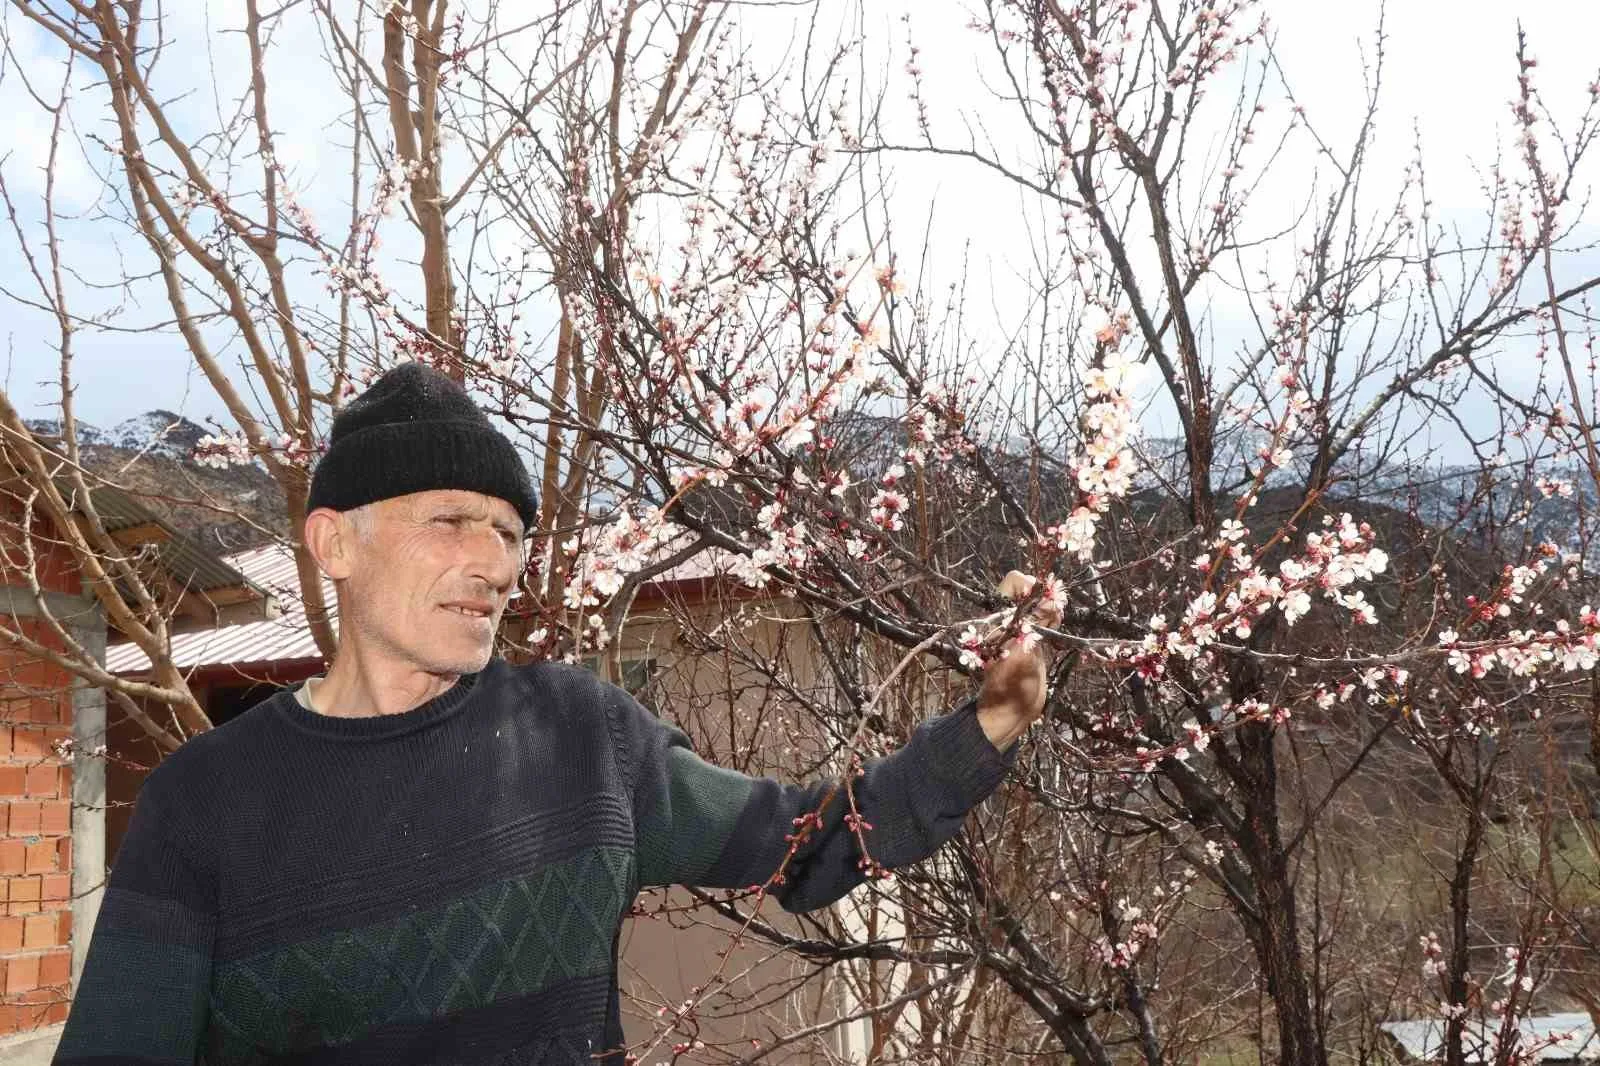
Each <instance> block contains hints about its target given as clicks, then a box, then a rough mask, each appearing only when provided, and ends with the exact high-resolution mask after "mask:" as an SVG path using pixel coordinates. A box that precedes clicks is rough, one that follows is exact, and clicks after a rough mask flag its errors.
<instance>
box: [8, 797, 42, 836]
mask: <svg viewBox="0 0 1600 1066" xmlns="http://www.w3.org/2000/svg"><path fill="white" fill-rule="evenodd" d="M6 806H8V807H10V808H11V815H10V818H9V820H8V821H7V823H6V832H8V833H10V834H11V835H12V836H14V837H20V836H38V834H39V804H38V803H28V802H26V801H23V802H12V803H8V804H7V805H6Z"/></svg>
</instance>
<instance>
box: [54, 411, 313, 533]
mask: <svg viewBox="0 0 1600 1066" xmlns="http://www.w3.org/2000/svg"><path fill="white" fill-rule="evenodd" d="M28 428H29V429H31V430H33V432H34V433H36V434H38V435H39V436H40V437H41V438H48V439H55V440H59V439H60V435H61V424H60V422H58V421H55V420H46V419H36V420H32V421H29V422H28ZM208 432H210V431H209V430H207V429H206V428H205V427H204V426H201V425H199V424H197V423H195V422H192V421H190V420H189V419H187V418H184V417H183V416H182V415H178V414H174V413H172V412H171V411H165V410H159V409H158V410H153V411H147V412H145V413H144V414H142V415H136V416H135V417H133V418H129V419H125V420H124V421H122V422H118V423H117V424H116V425H115V426H112V427H111V428H109V429H102V428H100V427H98V426H93V425H89V424H87V423H83V422H80V423H78V446H79V448H80V454H81V456H82V458H83V463H84V466H85V467H87V468H88V469H89V470H90V471H92V472H93V473H95V474H97V475H99V476H100V477H102V478H104V479H105V480H107V481H109V482H111V483H112V484H115V485H116V486H118V487H119V488H122V489H124V490H126V491H127V492H130V493H132V494H133V495H135V496H137V497H138V498H139V500H140V502H142V503H143V504H144V505H145V506H146V507H149V508H150V509H151V510H152V511H154V512H155V513H156V514H157V515H159V516H161V518H163V519H164V520H166V521H167V522H169V523H171V524H172V525H173V526H175V527H177V528H179V529H181V530H183V531H184V532H187V533H189V534H191V535H194V536H196V537H197V538H198V539H200V541H201V542H202V543H204V544H206V545H207V546H208V547H210V548H212V549H213V550H215V551H218V552H221V553H227V552H236V551H242V550H244V549H246V548H252V547H256V546H258V545H260V544H263V543H265V542H266V541H268V540H271V539H272V538H273V537H275V536H284V535H286V534H287V532H288V522H287V520H286V518H285V503H284V498H283V492H282V490H281V489H279V487H278V485H277V483H276V482H275V481H273V480H272V477H271V476H270V475H269V474H268V473H267V472H266V471H265V470H263V469H262V468H261V467H260V466H257V465H255V464H251V465H248V466H234V467H228V468H226V469H221V470H218V469H215V468H212V467H206V466H201V465H200V464H198V463H196V462H194V461H193V459H192V458H191V456H192V455H193V452H194V447H195V445H196V444H197V443H199V441H200V439H201V438H202V437H204V436H206V434H207V433H208Z"/></svg>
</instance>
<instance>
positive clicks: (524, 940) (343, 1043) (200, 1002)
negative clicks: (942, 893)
mask: <svg viewBox="0 0 1600 1066" xmlns="http://www.w3.org/2000/svg"><path fill="white" fill-rule="evenodd" d="M1010 761H1011V757H1010V756H1003V755H1001V754H1000V753H999V752H998V751H997V750H996V749H995V747H994V746H993V745H992V744H991V743H990V742H989V740H988V739H987V738H986V737H985V736H984V733H983V730H982V728H981V727H980V725H979V724H978V721H977V715H976V714H975V713H974V711H973V709H972V706H971V705H970V704H968V705H967V706H964V707H962V708H960V709H958V710H956V711H955V712H953V713H951V714H947V715H944V716H941V717H937V718H933V719H931V720H929V721H928V722H926V723H924V724H923V725H922V726H921V727H920V728H918V729H917V731H916V733H915V734H914V735H913V736H912V738H911V740H910V742H909V743H908V744H907V745H906V746H905V747H904V748H902V749H901V750H900V751H898V752H896V753H895V754H893V755H891V756H889V757H887V758H884V759H881V760H878V761H876V762H874V763H872V764H869V766H868V769H867V772H866V775H865V776H864V777H862V778H860V779H859V780H858V781H857V782H856V791H857V796H858V802H859V806H860V808H861V810H862V814H863V816H864V817H865V818H866V819H867V821H868V822H870V823H871V824H872V826H873V828H872V829H871V830H870V831H868V832H867V834H866V837H867V846H868V848H869V850H870V851H871V852H872V854H873V856H874V857H875V858H876V859H877V860H878V861H880V862H881V863H883V864H884V865H886V866H890V867H894V866H901V865H904V864H906V863H910V862H915V861H916V860H918V859H921V858H924V857H926V856H927V855H930V854H931V853H932V852H933V851H934V850H935V849H937V848H938V847H939V846H940V844H942V843H943V842H944V841H945V840H947V839H949V838H950V837H951V836H952V835H954V833H955V832H956V831H957V829H958V828H959V827H960V825H961V823H962V820H963V818H964V816H965V815H966V813H967V811H968V810H969V809H970V808H972V807H973V806H975V805H976V804H977V803H978V802H979V801H981V800H982V799H983V798H984V797H985V796H987V795H988V794H989V793H990V792H991V791H992V790H993V789H994V787H995V786H996V785H997V784H998V783H999V781H1000V779H1001V777H1002V776H1003V775H1004V773H1005V770H1006V768H1007V766H1008V765H1009V763H1010ZM828 788H829V784H828V783H827V782H819V783H817V784H814V785H811V786H808V787H801V786H792V785H780V784H779V783H777V782H775V781H771V780H764V779H757V778H750V777H746V776H744V775H742V774H737V773H733V772H731V771H728V770H723V769H719V768H717V767H715V766H712V765H710V764H708V763H706V762H703V761H702V760H700V759H699V758H698V757H696V756H695V755H694V754H693V752H692V751H691V750H690V748H689V745H688V741H687V739H686V738H685V737H684V735H683V734H682V733H681V732H679V731H678V730H677V729H675V728H673V727H671V726H670V725H668V724H667V723H665V722H663V721H662V720H660V719H658V718H657V717H656V716H655V715H653V714H651V713H650V712H649V711H647V710H645V709H644V708H643V707H641V706H640V705H639V704H638V703H636V702H635V701H634V700H633V699H632V698H630V697H629V696H628V695H627V694H626V693H625V692H623V691H622V690H621V689H618V688H616V687H614V686H612V685H608V684H606V683H604V682H602V681H600V680H598V679H597V678H595V677H594V676H593V675H592V674H590V673H588V672H586V671H584V670H580V669H577V668H575V667H568V666H562V665H558V664H550V663H545V664H539V665H536V666H531V667H512V666H510V665H508V664H507V663H505V662H503V661H501V660H498V659H497V660H494V661H491V662H490V664H489V665H488V666H487V667H486V668H485V669H484V670H483V671H482V672H481V673H479V674H476V675H471V676H467V677H463V678H462V679H461V680H460V681H459V682H458V683H457V684H456V685H455V686H454V687H452V688H451V689H450V690H449V691H448V692H445V693H444V694H443V695H441V696H439V697H437V698H435V699H433V700H431V701H429V702H427V703H425V704H423V705H422V706H420V707H417V708H415V709H414V710H411V711H407V712H405V713H403V714H395V715H386V716H375V717H368V718H333V717H328V716H326V715H321V714H318V713H316V712H315V711H311V710H307V709H306V708H304V707H302V706H301V705H300V704H299V703H298V702H297V701H296V700H295V698H294V695H293V694H292V693H288V692H283V693H279V694H278V695H276V696H274V697H272V698H271V699H269V700H267V701H265V702H264V703H262V704H260V705H259V706H257V707H255V708H253V709H252V710H250V711H248V712H246V713H245V714H243V715H241V716H240V717H239V718H237V719H235V720H233V721H232V722H229V723H227V724H226V725H223V726H221V727H219V728H217V729H214V730H212V731H211V732H209V733H205V734H202V735H200V736H197V737H195V738H194V739H193V740H191V741H189V742H188V743H187V744H185V745H184V746H183V747H182V748H181V749H179V750H178V751H177V752H175V753H174V754H172V755H171V756H169V757H168V758H167V759H166V760H165V761H164V762H163V763H162V764H161V765H160V766H159V767H158V768H157V769H156V770H155V771H154V772H153V773H152V774H151V775H150V777H149V778H148V780H147V781H146V783H145V785H144V788H143V790H142V791H141V792H140V794H139V800H138V803H137V805H136V807H135V810H134V815H133V820H132V824H131V826H130V828H129V830H128V834H127V837H126V838H125V839H124V841H123V843H122V847H121V851H120V852H119V854H118V855H117V858H116V863H115V868H114V869H113V870H112V874H111V879H110V882H109V884H108V887H107V890H106V894H105V900H104V902H103V903H102V905H101V908H100V917H99V921H98V923H97V925H96V926H95V931H94V935H93V938H92V940H91V941H90V946H89V955H88V960H87V963H86V966H85V970H84V974H83V979H82V981H81V983H80V985H79V988H78V992H77V996H76V998H75V1000H74V1002H73V1005H72V1014H71V1016H70V1017H69V1018H68V1020H67V1025H66V1030H65V1033H64V1034H63V1036H62V1040H61V1044H60V1048H59V1050H58V1051H57V1056H56V1060H55V1061H56V1062H57V1063H59V1064H62V1066H77V1064H83V1066H87V1064H90V1063H112V1062H115V1063H119V1064H141V1063H149V1064H154V1063H162V1064H170V1063H195V1062H205V1063H215V1064H229V1066H231V1064H235V1063H297V1064H301V1063H303V1064H311V1063H373V1064H379V1063H381V1064H383V1066H413V1064H424V1063H426V1064H434V1063H461V1064H466V1063H502V1064H511V1063H519V1064H520V1063H545V1062H550V1063H572V1064H577V1063H588V1062H591V1061H592V1057H593V1056H595V1055H600V1054H607V1053H612V1052H614V1051H615V1050H616V1049H618V1048H619V1047H620V1046H621V1044H622V1028H621V1024H620V1015H619V1010H618V1000H617V984H616V967H617V964H616V946H617V942H618V933H619V930H620V927H621V924H622V920H623V918H624V916H625V915H626V913H627V911H628V909H629V906H630V904H631V903H632V901H633V899H634V896H635V894H636V893H637V892H638V891H639V889H641V888H643V887H648V886H653V885H669V884H690V885H701V886H706V887H725V888H742V887H746V886H749V885H753V884H758V883H761V882H764V881H765V880H767V878H768V877H769V876H770V875H771V874H772V872H773V871H774V870H775V869H777V867H778V865H779V863H780V862H781V861H782V858H783V856H784V854H785V852H786V851H787V849H788V845H787V844H786V843H785V841H784V837H785V835H786V834H787V833H790V832H792V823H793V819H795V818H796V817H798V816H800V815H801V814H804V813H805V812H807V811H813V810H815V809H816V808H817V806H818V805H819V803H820V800H821V797H822V796H823V794H824V793H825V792H826V791H827V790H828ZM847 810H848V807H847V805H846V804H845V803H844V802H843V797H839V798H838V799H836V800H835V801H834V802H833V803H831V804H830V805H829V808H828V811H827V812H826V815H825V818H824V822H823V826H822V829H821V831H819V832H817V833H815V834H814V835H813V836H812V838H811V839H810V841H809V842H808V843H807V844H806V845H805V847H804V848H803V849H802V850H801V851H800V852H799V854H798V855H797V856H796V859H795V861H794V862H793V863H792V864H791V866H790V868H789V870H788V871H787V874H786V880H785V882H784V884H782V885H781V886H780V887H778V888H776V889H775V892H776V894H777V896H778V898H779V900H780V901H781V903H782V904H783V906H784V907H785V908H787V909H789V910H792V911H803V910H809V909H812V908H816V907H821V906H824V905H825V904H828V903H830V902H832V901H834V900H836V899H838V898H840V897H841V896H843V895H844V894H845V893H846V892H848V891H849V890H850V889H851V888H852V887H854V886H855V885H857V884H858V883H859V882H860V881H861V878H862V874H861V871H860V869H859V867H858V860H859V857H860V856H859V849H858V847H857V845H856V842H855V839H854V836H853V834H852V833H851V832H850V831H849V829H848V828H847V827H846V826H845V825H844V824H843V817H842V816H843V814H844V813H845V812H846V811H847ZM619 1061H620V1056H619Z"/></svg>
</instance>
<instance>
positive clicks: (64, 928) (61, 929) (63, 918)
mask: <svg viewBox="0 0 1600 1066" xmlns="http://www.w3.org/2000/svg"><path fill="white" fill-rule="evenodd" d="M56 943H57V944H70V943H72V911H71V910H70V909H69V910H64V911H61V912H60V913H59V914H57V915H56Z"/></svg>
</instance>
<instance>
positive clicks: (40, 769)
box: [23, 762, 61, 799]
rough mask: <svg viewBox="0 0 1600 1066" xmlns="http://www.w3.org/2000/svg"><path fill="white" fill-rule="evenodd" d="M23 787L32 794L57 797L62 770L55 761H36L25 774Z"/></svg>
mask: <svg viewBox="0 0 1600 1066" xmlns="http://www.w3.org/2000/svg"><path fill="white" fill-rule="evenodd" d="M23 787H24V788H25V789H27V793H28V795H30V796H46V797H49V798H52V799H53V798H55V797H56V796H57V795H59V793H58V792H57V791H56V789H58V788H60V787H61V771H60V770H59V769H58V768H57V767H56V765H55V764H54V763H48V762H41V763H34V764H33V765H32V766H30V767H28V770H27V773H26V774H25V775H24V782H23Z"/></svg>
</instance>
